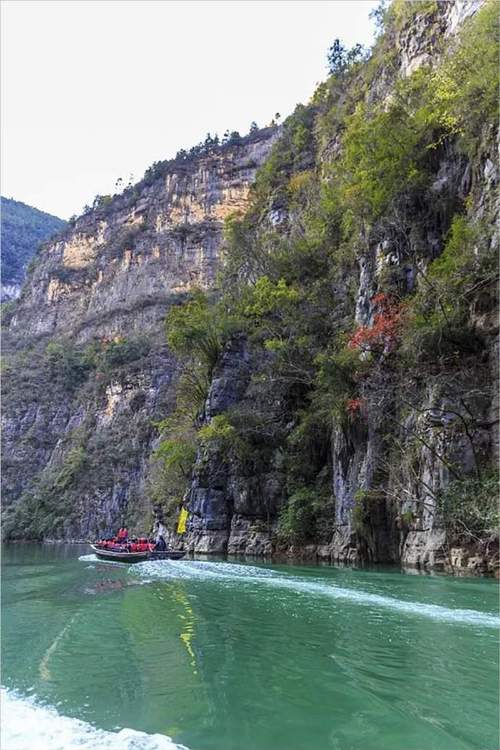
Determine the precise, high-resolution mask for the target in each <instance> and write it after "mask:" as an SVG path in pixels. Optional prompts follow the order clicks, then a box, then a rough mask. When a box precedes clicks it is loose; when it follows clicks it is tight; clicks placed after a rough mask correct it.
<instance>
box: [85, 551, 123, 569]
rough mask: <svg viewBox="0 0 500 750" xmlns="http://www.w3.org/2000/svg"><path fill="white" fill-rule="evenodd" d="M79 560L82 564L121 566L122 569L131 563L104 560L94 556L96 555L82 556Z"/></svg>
mask: <svg viewBox="0 0 500 750" xmlns="http://www.w3.org/2000/svg"><path fill="white" fill-rule="evenodd" d="M78 559H79V560H80V562H91V563H103V565H119V566H120V567H121V568H123V566H124V565H128V564H129V563H124V562H118V560H104V559H102V558H100V557H97V555H94V554H91V555H80V557H79V558H78Z"/></svg>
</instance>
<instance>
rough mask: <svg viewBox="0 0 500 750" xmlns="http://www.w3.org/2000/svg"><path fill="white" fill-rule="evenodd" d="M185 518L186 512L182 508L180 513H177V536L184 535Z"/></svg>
mask: <svg viewBox="0 0 500 750" xmlns="http://www.w3.org/2000/svg"><path fill="white" fill-rule="evenodd" d="M187 517H188V512H187V510H186V508H182V510H181V512H180V513H179V520H178V521H177V533H178V534H184V533H185V531H186V521H187Z"/></svg>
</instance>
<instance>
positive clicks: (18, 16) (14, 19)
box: [1, 0, 378, 219]
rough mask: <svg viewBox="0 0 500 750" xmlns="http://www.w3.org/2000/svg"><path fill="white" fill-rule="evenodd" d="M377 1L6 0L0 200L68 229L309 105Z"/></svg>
mask: <svg viewBox="0 0 500 750" xmlns="http://www.w3.org/2000/svg"><path fill="white" fill-rule="evenodd" d="M377 4H378V3H377V2H376V1H375V0H373V1H372V0H181V1H180V2H177V0H2V24H1V35H2V65H1V105H2V121H1V149H2V160H1V192H2V195H4V196H7V197H9V198H10V197H12V198H15V199H16V200H20V201H23V202H24V203H28V204H29V205H32V206H35V207H36V208H39V209H42V210H44V211H48V212H49V213H52V214H55V215H56V216H59V217H61V218H64V219H67V218H69V216H71V215H72V214H79V213H80V212H81V211H82V208H83V206H84V205H85V204H86V203H89V204H91V203H92V201H93V199H94V196H95V195H97V194H99V195H105V194H108V193H114V192H116V190H115V184H116V180H117V179H118V178H122V179H123V180H124V182H125V183H127V182H128V180H129V178H130V176H131V175H132V176H133V180H134V181H137V180H138V179H140V178H141V177H142V175H143V174H144V171H145V169H146V168H147V167H148V166H150V165H151V164H152V163H153V162H154V161H157V160H162V159H166V158H170V157H172V156H174V155H175V153H176V151H178V150H179V149H180V148H189V147H190V146H192V145H194V144H195V143H198V142H199V141H200V140H203V139H204V138H205V135H206V133H207V132H211V133H212V134H213V133H215V132H217V133H218V134H219V135H222V134H223V133H224V131H225V130H226V129H229V130H238V131H239V132H240V133H241V134H242V135H243V134H245V133H247V132H248V130H249V127H250V123H251V122H252V121H256V122H257V123H258V124H259V126H264V125H267V124H269V122H270V121H271V119H272V118H273V116H274V114H275V113H276V112H279V113H280V114H281V115H282V118H283V117H284V116H286V115H288V114H290V113H291V112H292V111H293V109H294V107H295V105H296V104H298V103H299V102H302V103H306V102H307V101H308V99H309V98H310V96H311V95H312V93H313V91H314V88H315V86H316V84H317V83H319V82H320V81H322V80H324V78H325V77H326V74H327V68H326V53H327V50H328V47H329V46H330V45H331V43H332V42H333V40H334V39H335V38H337V37H338V38H340V39H341V40H342V42H343V43H344V44H345V45H346V46H348V47H350V46H352V45H354V44H355V43H357V42H360V43H361V44H365V45H369V44H370V43H371V41H372V37H373V22H372V21H371V20H370V19H369V12H370V10H371V9H372V8H374V7H375V6H376V5H377Z"/></svg>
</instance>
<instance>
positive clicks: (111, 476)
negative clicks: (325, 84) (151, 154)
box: [2, 0, 499, 572]
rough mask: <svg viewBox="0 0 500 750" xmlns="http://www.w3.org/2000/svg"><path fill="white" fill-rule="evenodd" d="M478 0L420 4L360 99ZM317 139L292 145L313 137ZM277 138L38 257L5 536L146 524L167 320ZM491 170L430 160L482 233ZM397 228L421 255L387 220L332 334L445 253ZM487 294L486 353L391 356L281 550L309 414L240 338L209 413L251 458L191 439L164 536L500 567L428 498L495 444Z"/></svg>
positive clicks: (20, 359) (275, 228) (114, 201)
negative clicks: (288, 451)
mask: <svg viewBox="0 0 500 750" xmlns="http://www.w3.org/2000/svg"><path fill="white" fill-rule="evenodd" d="M481 4H482V3H481V2H480V1H479V0H450V2H443V3H438V4H436V5H435V6H434V5H433V4H432V3H424V4H423V6H422V7H423V8H424V11H425V12H422V13H421V14H419V13H417V14H416V15H414V16H413V17H412V19H411V21H406V22H402V23H401V24H400V25H399V26H396V31H395V32H394V38H393V39H392V44H393V49H391V58H390V65H387V66H384V65H382V64H381V65H380V67H379V68H378V69H377V70H376V71H375V74H374V76H373V78H372V82H371V86H370V90H369V91H367V93H366V97H367V101H368V102H372V103H381V102H382V103H387V102H390V99H391V94H392V90H393V88H392V87H393V86H394V81H395V80H401V79H404V78H407V77H409V76H410V75H411V74H412V73H413V72H414V71H416V70H417V69H418V68H419V67H421V66H423V65H426V64H433V63H434V62H435V61H436V59H437V57H438V55H439V54H440V52H439V41H440V40H441V39H442V38H448V37H451V38H453V35H454V34H455V33H456V32H457V30H459V29H460V28H461V26H462V24H463V23H464V21H465V20H466V19H467V18H469V17H471V16H473V15H474V13H476V12H477V10H478V8H479V7H480V6H481ZM403 5H404V4H403ZM429 6H432V8H431V10H429ZM341 105H342V101H341ZM305 130H306V128H305V126H304V127H303V129H302V131H300V132H299V133H298V136H297V142H299V143H301V144H302V143H304V144H306V143H307V139H306V138H305V136H304V131H305ZM280 135H281V134H280V130H279V129H277V128H268V129H265V130H262V131H257V132H255V133H252V134H251V135H250V136H247V137H246V138H245V139H243V140H242V142H241V143H238V144H233V145H226V146H224V147H217V148H212V150H211V151H210V152H209V153H207V154H204V155H199V156H197V157H196V158H190V159H179V160H177V161H173V162H171V163H169V164H167V165H164V166H162V167H161V169H157V170H156V171H154V170H153V172H151V173H150V175H149V177H148V178H147V179H144V180H143V181H142V182H141V183H139V184H138V185H137V186H135V187H134V188H130V189H127V190H126V191H125V192H124V193H123V194H122V195H120V196H114V197H113V198H101V199H100V200H98V201H97V202H96V205H95V207H94V209H93V210H91V211H89V212H87V213H86V214H84V215H83V216H81V217H80V218H78V219H77V220H76V221H75V223H74V224H73V226H71V227H70V228H69V229H68V230H67V231H66V232H65V233H64V234H63V235H62V236H61V237H59V238H58V239H57V240H56V241H54V242H51V243H49V244H47V245H46V246H45V247H44V248H43V249H42V251H41V252H40V253H39V255H38V257H37V262H36V264H35V267H34V269H33V270H32V271H31V273H30V275H29V278H28V280H27V283H26V285H25V286H24V289H23V292H22V294H21V297H20V299H19V300H18V302H17V303H16V305H15V308H14V310H13V311H12V312H11V313H10V318H8V319H7V330H6V333H5V344H4V351H5V352H6V374H5V376H4V386H5V391H6V396H5V398H4V411H3V419H4V431H3V434H4V451H3V458H4V467H3V482H4V491H3V498H2V501H3V504H4V508H5V510H6V514H5V517H6V521H5V523H4V527H5V526H6V527H7V534H8V535H9V536H10V537H13V538H16V537H17V538H19V537H21V538H33V537H36V538H53V537H55V538H64V539H74V538H88V537H89V536H94V535H96V534H104V533H109V532H111V531H112V530H114V529H115V528H116V527H118V526H121V525H123V524H125V523H126V524H127V525H128V526H129V527H130V528H132V529H134V528H137V529H138V530H139V529H141V530H142V529H144V527H145V525H146V526H147V519H148V517H149V518H150V517H151V516H152V513H153V508H152V503H151V499H150V498H151V492H150V490H151V487H150V471H149V467H150V459H151V455H152V452H153V451H154V448H155V447H156V445H157V442H158V432H157V430H156V429H155V423H156V422H159V421H160V420H162V419H164V418H165V417H166V416H168V415H169V414H170V413H171V412H172V411H173V408H174V404H175V394H176V386H177V382H178V377H179V365H178V363H177V362H176V361H175V358H174V357H173V356H172V353H171V352H169V350H168V348H167V346H166V343H165V336H164V332H163V330H162V329H163V320H164V317H165V313H166V312H167V311H168V309H169V308H170V307H171V306H172V305H173V304H176V303H178V302H180V301H182V300H183V299H184V298H185V294H186V292H189V291H190V290H192V289H194V288H202V289H205V290H214V289H215V287H216V274H217V270H218V268H219V267H220V261H221V247H222V244H223V221H224V219H225V218H226V217H227V216H229V215H230V214H232V213H233V212H244V211H245V209H246V207H247V206H248V205H249V201H250V198H251V196H250V186H251V184H252V182H253V180H254V178H255V175H256V171H257V169H258V167H259V166H261V165H262V164H264V163H265V162H266V159H267V157H268V155H269V153H270V151H271V148H272V146H273V144H274V143H276V141H277V139H279V138H280ZM341 147H342V146H341V139H340V138H339V137H338V134H334V135H333V136H332V137H331V139H330V141H329V142H326V143H323V145H322V148H321V150H319V151H318V153H319V154H320V155H319V156H318V155H317V154H316V155H315V156H313V157H311V158H309V157H310V154H307V153H305V152H306V151H307V147H306V145H304V147H303V151H304V154H301V155H300V158H299V159H298V160H296V162H294V165H293V168H290V172H291V173H294V171H295V173H296V175H295V176H297V177H298V178H302V179H304V178H305V179H307V175H308V173H309V172H311V171H313V169H315V170H316V171H317V172H321V171H322V170H325V171H326V170H327V168H328V166H329V165H330V162H332V161H334V160H335V158H336V156H337V155H338V153H339V149H341ZM315 159H316V161H315ZM498 180H499V175H498V170H497V167H496V162H495V159H494V156H493V154H488V153H486V152H484V153H483V156H482V157H481V162H480V163H479V164H474V165H471V164H469V163H468V162H467V160H466V159H464V158H463V156H462V155H461V154H460V153H458V151H456V150H455V151H454V150H453V149H451V148H450V150H449V152H448V153H446V154H444V155H443V156H442V158H440V162H439V164H437V165H436V168H435V181H434V184H433V185H432V190H433V191H434V192H433V195H434V194H435V196H436V202H437V201H438V200H442V201H443V203H445V202H446V201H448V203H449V204H450V205H452V206H453V205H455V203H456V204H458V203H459V204H460V205H467V211H468V215H469V216H470V217H471V219H473V220H483V221H484V222H485V223H486V224H487V225H488V230H487V231H488V232H490V229H491V226H492V222H494V221H495V219H496V217H497V215H498V211H497V206H496V205H495V188H496V186H497V184H498ZM297 183H298V184H299V185H300V179H299V180H298V181H297ZM262 213H263V214H264V216H263V218H262V217H261V218H259V221H261V222H262V225H263V227H264V230H265V231H267V233H268V236H273V237H275V236H276V235H278V236H279V237H281V238H282V239H283V240H285V239H287V238H289V237H293V236H294V233H295V234H296V235H297V234H298V236H299V237H300V236H301V235H300V232H301V231H302V230H303V227H302V226H301V223H300V216H299V215H298V213H297V211H296V210H295V213H294V209H293V207H292V209H291V210H289V208H288V207H287V205H286V201H285V200H284V199H283V196H282V195H281V196H278V198H277V199H276V200H269V201H268V202H267V204H266V206H265V209H264V210H263V212H262ZM402 221H403V223H404V224H405V232H406V234H407V236H408V237H413V236H414V235H415V236H416V237H418V241H419V243H420V245H419V252H418V253H416V255H415V256H414V257H413V258H412V259H410V260H409V259H408V257H403V254H402V253H401V252H400V249H399V246H398V244H397V243H396V242H395V241H394V233H393V232H392V230H391V228H390V226H389V228H387V227H386V228H385V229H384V231H381V232H380V235H381V236H378V237H377V240H376V241H364V238H363V237H360V238H359V242H358V243H357V247H356V250H355V263H356V264H357V268H356V267H355V269H354V271H352V276H351V277H350V278H340V279H338V280H336V284H337V286H336V287H335V294H336V295H337V298H338V300H339V310H340V311H341V312H340V313H339V326H340V322H341V320H340V319H341V317H342V315H343V314H344V313H342V309H344V308H346V307H347V301H348V300H350V304H351V305H352V310H351V312H350V313H349V314H350V316H351V318H350V320H351V322H352V324H353V325H354V324H357V326H365V327H366V326H368V327H369V326H372V325H373V322H374V320H375V316H376V308H375V305H374V302H373V299H374V295H376V294H377V292H378V291H379V290H380V288H381V285H382V281H383V279H384V278H386V277H387V275H390V274H393V275H396V276H397V277H398V279H399V283H400V287H401V290H402V294H403V295H408V294H410V293H411V292H412V291H414V290H415V289H416V288H417V287H418V277H419V274H420V275H421V274H422V273H423V271H425V269H426V267H427V265H428V264H429V263H430V262H431V261H432V260H433V259H434V258H435V257H437V256H439V254H440V253H441V252H442V250H443V231H441V232H440V231H438V228H436V226H435V225H433V224H432V223H430V222H429V224H428V225H424V226H422V222H421V221H420V219H419V217H417V218H416V219H415V217H414V216H411V215H410V214H409V213H408V215H405V216H404V217H403V219H402ZM444 231H445V232H446V231H447V229H446V230H444ZM493 234H494V233H492V236H493ZM493 242H494V239H493V240H492V250H493V249H494V248H493ZM417 244H418V243H417ZM250 247H251V245H250ZM422 248H423V249H422ZM337 282H338V283H337ZM493 296H494V295H492V293H491V292H489V291H488V290H484V291H483V292H482V294H481V295H479V296H477V297H474V301H473V302H471V315H472V318H473V322H474V326H475V328H476V331H477V332H478V335H480V336H481V337H482V339H483V341H484V347H483V349H482V351H481V354H480V355H478V356H477V357H475V356H472V357H469V358H467V361H465V360H464V362H462V363H454V365H453V367H452V368H451V369H450V371H449V372H446V373H445V374H444V375H443V372H440V371H438V370H437V368H433V367H432V366H429V367H428V369H427V371H426V372H425V373H421V374H419V373H416V374H415V373H412V374H411V375H407V374H406V373H405V372H404V371H401V370H398V371H396V369H394V370H391V368H390V367H387V368H385V369H384V368H383V367H380V368H379V374H378V376H377V377H378V381H377V380H376V378H374V377H372V381H371V384H370V388H371V391H370V393H369V394H368V395H367V398H366V401H367V405H368V406H369V409H368V406H367V411H366V412H363V410H361V409H360V410H359V412H356V413H354V412H353V413H351V414H350V416H349V419H347V420H344V421H343V422H339V421H337V422H335V423H333V421H332V425H331V426H330V425H329V426H328V435H325V436H317V435H315V436H314V437H315V439H316V442H317V444H318V445H317V451H316V452H317V454H318V456H317V460H318V462H319V464H320V465H321V466H323V467H324V470H323V469H322V470H321V471H320V472H319V481H318V483H317V485H315V486H314V488H313V489H311V490H310V494H309V495H307V493H306V495H307V497H309V501H308V502H309V503H310V504H311V501H310V496H311V493H313V494H314V492H316V491H317V490H318V487H321V488H322V489H324V487H325V486H327V487H328V495H329V498H330V500H329V501H327V502H324V503H323V505H322V506H321V507H322V510H321V514H322V515H320V517H319V518H318V520H317V523H316V526H315V537H314V538H313V539H309V540H308V541H309V543H307V544H306V543H305V542H304V543H300V544H294V545H291V543H289V542H288V543H283V542H282V541H281V540H280V537H279V535H278V533H277V532H278V528H279V523H280V514H281V513H282V512H283V509H285V508H286V507H287V503H288V502H289V499H290V498H289V487H288V484H287V476H288V475H290V470H291V469H290V465H285V464H286V460H285V457H284V453H285V446H286V445H287V441H289V438H290V436H291V435H292V433H293V430H294V428H295V427H296V426H297V423H298V415H297V413H296V407H294V397H296V394H290V392H289V391H287V389H286V386H285V385H284V386H283V388H282V389H281V390H280V387H281V386H277V385H276V383H273V382H271V380H269V381H268V382H269V392H268V393H267V392H266V389H265V387H263V386H262V382H263V380H262V378H263V377H264V376H265V372H266V366H267V365H266V362H267V361H268V360H266V353H265V352H263V350H262V347H261V348H260V349H259V347H258V346H256V344H255V342H254V341H252V337H251V336H246V335H243V334H242V333H240V334H235V335H233V336H232V338H230V340H229V341H228V343H227V344H226V345H225V348H224V350H223V352H222V354H221V356H220V357H219V359H218V361H217V364H216V366H215V368H214V370H213V372H212V377H211V382H210V386H209V389H208V396H207V399H206V403H205V407H204V410H203V415H202V422H203V425H204V426H210V425H211V424H213V420H214V419H215V418H218V417H221V416H222V415H225V414H226V413H229V412H231V414H232V415H233V416H234V415H235V419H238V418H239V419H240V431H241V432H242V433H243V434H244V435H245V446H244V447H243V448H242V449H241V450H240V452H239V453H238V451H237V450H236V451H235V450H233V451H232V452H230V453H228V451H227V450H225V449H224V446H223V445H222V444H220V443H217V442H214V443H213V444H210V445H204V446H202V447H199V448H198V452H197V456H196V461H195V465H194V469H193V472H192V476H191V479H190V481H188V487H187V491H186V494H185V497H184V499H183V502H184V504H185V506H186V507H187V508H188V510H189V520H188V525H187V533H186V534H185V536H183V537H178V536H177V535H176V534H174V533H171V538H170V543H171V544H173V545H174V546H175V545H183V546H184V547H185V548H187V549H188V550H189V551H194V552H200V553H229V554H251V555H270V554H274V553H276V552H278V553H283V554H290V555H305V556H308V557H313V558H319V559H325V560H330V561H342V562H348V563H355V562H360V561H367V560H368V561H373V562H401V563H403V564H406V565H411V566H431V567H435V568H438V569H446V570H451V569H456V570H459V571H460V570H469V571H473V572H486V571H491V570H492V569H493V565H494V561H495V559H496V558H495V556H496V557H498V555H497V552H498V543H497V541H496V540H495V535H494V534H493V533H492V534H491V535H490V536H489V537H488V539H486V540H482V541H481V543H480V544H479V545H477V548H474V549H472V548H469V549H466V548H464V547H460V546H458V545H454V544H453V545H451V544H450V540H449V539H448V537H447V534H446V531H445V528H444V523H443V519H442V518H441V517H440V512H439V508H438V505H437V502H436V498H437V496H438V495H439V493H440V491H441V490H442V489H443V488H445V487H447V486H448V484H449V483H450V481H452V480H453V478H454V475H455V474H456V469H457V467H460V469H461V471H462V470H463V472H464V473H465V474H470V473H473V471H474V468H475V467H477V465H478V462H479V463H480V462H481V461H482V460H483V459H488V460H489V459H491V456H492V455H494V452H495V450H496V448H497V447H498V402H497V399H496V398H495V385H494V384H495V382H496V378H497V375H496V362H497V352H498V345H497V343H496V338H495V337H496V334H497V326H496V319H495V313H494V307H495V305H494V301H492V298H493ZM256 383H260V385H256ZM464 394H468V396H467V400H466V404H465V405H464ZM469 396H470V398H469ZM368 402H369V403H368ZM468 409H469V410H472V411H473V413H474V415H473V420H472V421H471V419H470V414H469V416H467V414H466V411H467V410H468ZM471 424H473V430H472V433H471V430H470V429H469V427H470V425H471ZM464 425H465V426H466V429H465V430H464ZM267 432H269V433H271V432H272V435H273V437H272V439H269V440H266V437H267V434H266V433H267ZM388 436H390V437H391V441H392V442H391V445H392V448H391V452H389V451H388V449H387V444H388V442H387V437H388ZM443 457H444V459H445V460H443ZM292 471H293V466H292ZM287 472H288V474H287ZM318 492H319V490H318ZM306 495H300V493H299V494H298V495H297V496H296V498H295V500H294V502H296V503H297V507H298V509H299V512H305V513H307V512H308V509H307V503H306V504H305V505H301V503H303V502H304V497H306ZM54 497H57V498H59V501H58V502H54V500H53V498H54ZM314 500H316V498H315V497H314V498H313V502H314ZM360 508H361V509H362V513H360V512H359V511H360ZM481 545H482V546H481Z"/></svg>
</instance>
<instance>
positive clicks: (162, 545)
mask: <svg viewBox="0 0 500 750" xmlns="http://www.w3.org/2000/svg"><path fill="white" fill-rule="evenodd" d="M166 549H167V543H166V541H165V539H164V538H163V537H162V536H159V537H158V541H157V542H156V544H155V552H165V550H166Z"/></svg>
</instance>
